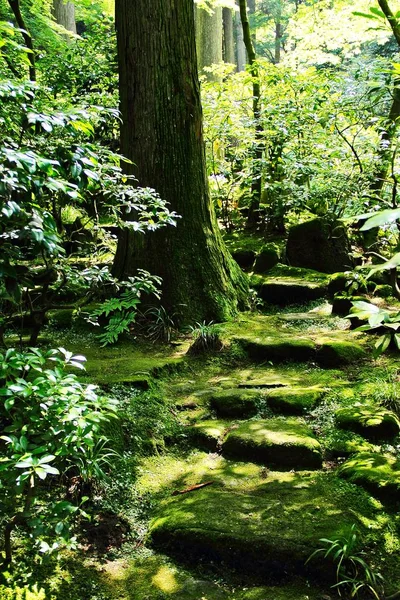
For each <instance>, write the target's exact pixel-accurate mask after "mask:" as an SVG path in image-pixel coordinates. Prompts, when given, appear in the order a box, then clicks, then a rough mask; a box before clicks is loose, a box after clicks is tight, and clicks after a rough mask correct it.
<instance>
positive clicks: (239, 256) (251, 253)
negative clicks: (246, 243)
mask: <svg viewBox="0 0 400 600" xmlns="http://www.w3.org/2000/svg"><path fill="white" fill-rule="evenodd" d="M232 257H233V258H234V260H236V262H237V264H238V265H239V267H241V268H242V269H243V270H244V271H249V270H250V269H251V267H252V266H253V263H254V260H255V258H256V251H255V250H235V251H234V252H232Z"/></svg>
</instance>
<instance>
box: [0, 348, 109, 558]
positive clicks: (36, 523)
mask: <svg viewBox="0 0 400 600" xmlns="http://www.w3.org/2000/svg"><path fill="white" fill-rule="evenodd" d="M84 360H85V358H84V357H83V356H73V355H72V353H70V352H67V351H66V350H64V349H63V348H59V349H58V350H48V351H41V350H39V349H37V348H30V349H29V350H26V351H18V350H16V349H14V348H10V349H8V350H7V351H6V352H5V353H4V354H0V384H1V390H0V396H1V398H2V401H1V404H0V423H1V429H2V432H3V435H1V436H0V445H1V455H2V457H1V459H0V488H1V490H2V495H1V500H0V506H1V512H2V513H3V514H5V515H7V522H6V524H5V528H4V541H5V558H6V562H10V561H11V559H12V547H11V534H12V532H13V530H14V529H15V528H16V527H19V526H22V525H23V526H24V528H26V529H27V530H28V531H29V534H30V536H31V537H32V538H33V539H34V540H36V544H37V545H38V546H39V547H40V549H41V551H47V550H49V549H50V546H49V544H48V542H47V540H48V539H50V538H53V537H56V538H58V539H62V540H64V541H65V542H68V541H69V540H70V539H71V534H70V529H69V522H70V521H71V518H73V517H76V516H77V515H78V514H79V513H80V512H81V509H80V507H79V506H75V505H73V504H71V503H70V502H69V501H67V500H65V498H63V497H62V495H61V498H59V499H55V498H54V496H55V495H56V494H54V493H53V494H52V499H51V501H49V502H43V501H41V499H40V493H41V490H42V488H43V482H45V481H46V480H47V479H48V478H56V481H60V476H64V477H71V476H72V475H73V476H78V477H80V478H82V479H84V480H85V481H89V482H90V481H91V480H92V479H94V478H101V477H103V476H104V472H103V470H102V467H104V463H105V461H107V454H108V452H107V451H106V447H107V446H106V441H105V440H104V438H103V437H102V433H101V427H102V424H103V422H105V421H106V420H108V419H110V418H111V417H112V416H115V407H116V404H115V401H113V400H111V399H109V398H105V397H102V396H99V395H98V394H97V392H96V386H94V385H83V384H81V383H80V382H79V381H78V379H77V377H76V375H75V374H73V373H71V372H69V371H70V369H71V367H75V368H80V369H82V368H83V364H82V363H83V362H84ZM60 493H61V490H60ZM83 501H84V500H82V502H83ZM57 545H58V542H55V544H54V545H53V546H52V547H53V548H56V547H57Z"/></svg>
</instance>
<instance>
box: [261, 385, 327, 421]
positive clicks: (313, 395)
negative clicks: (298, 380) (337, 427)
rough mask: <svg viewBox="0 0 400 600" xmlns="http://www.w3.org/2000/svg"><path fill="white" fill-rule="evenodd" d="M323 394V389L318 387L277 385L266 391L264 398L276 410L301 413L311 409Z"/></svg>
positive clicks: (291, 413) (286, 412)
mask: <svg viewBox="0 0 400 600" xmlns="http://www.w3.org/2000/svg"><path fill="white" fill-rule="evenodd" d="M323 394H324V391H323V390H322V389H321V388H318V387H314V388H312V387H309V388H301V387H278V388H275V389H273V390H269V391H268V394H267V396H266V400H267V402H268V406H270V407H271V408H272V409H273V410H274V411H276V412H280V413H284V414H290V415H301V414H303V413H304V412H305V411H307V410H311V409H313V408H314V406H315V405H316V404H317V402H318V401H319V400H321V398H322V396H323Z"/></svg>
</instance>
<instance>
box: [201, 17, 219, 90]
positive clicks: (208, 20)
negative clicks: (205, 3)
mask: <svg viewBox="0 0 400 600" xmlns="http://www.w3.org/2000/svg"><path fill="white" fill-rule="evenodd" d="M196 46H197V64H198V69H199V72H200V73H201V74H204V75H206V77H207V79H208V80H209V81H215V80H218V77H217V76H216V75H213V74H212V73H208V72H207V71H204V67H211V65H215V64H218V63H220V62H222V8H221V7H215V8H214V10H213V12H212V13H209V12H208V11H207V10H205V9H204V8H200V7H198V6H197V7H196Z"/></svg>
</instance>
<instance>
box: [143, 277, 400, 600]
mask: <svg viewBox="0 0 400 600" xmlns="http://www.w3.org/2000/svg"><path fill="white" fill-rule="evenodd" d="M279 285H281V283H279ZM290 300H291V298H290ZM300 314H301V315H302V317H301V318H302V319H305V320H306V319H307V314H308V315H309V314H310V313H300ZM262 318H263V317H260V318H259V320H260V321H262ZM291 318H296V313H294V314H293V315H291ZM313 318H315V316H314V317H313ZM283 320H285V319H283ZM286 320H287V319H286ZM261 330H262V328H261ZM353 335H354V334H352V333H351V332H345V333H343V332H332V333H329V334H327V333H324V334H322V335H321V334H320V333H319V334H318V336H317V337H316V336H315V335H314V336H312V335H311V336H310V335H303V334H302V335H293V333H290V332H289V331H288V332H287V333H280V334H279V337H278V339H277V336H276V335H269V333H268V331H266V332H265V333H262V331H260V330H257V331H253V332H251V333H250V334H249V332H248V330H247V331H244V332H243V333H239V334H237V335H235V336H233V337H232V340H233V341H234V342H235V343H237V344H239V345H240V346H241V348H242V349H243V350H244V351H245V352H246V354H247V357H248V360H249V361H250V367H249V369H248V373H247V376H246V377H245V378H242V379H240V377H239V378H237V377H236V379H235V378H233V379H232V381H229V380H228V381H227V382H226V381H223V380H221V381H220V382H219V384H218V383H217V384H215V383H214V384H213V385H211V387H210V386H208V387H206V388H205V389H203V390H197V391H196V392H195V393H194V394H191V395H190V402H189V401H188V404H187V406H188V408H190V407H191V408H192V409H193V408H196V407H197V406H198V404H197V402H199V403H200V404H201V405H202V406H203V407H204V408H205V413H204V414H203V415H201V416H200V417H199V418H198V417H195V418H194V421H195V422H194V423H192V424H191V426H190V433H191V441H192V444H193V445H194V446H195V447H198V448H201V449H204V450H206V451H208V452H210V453H211V454H210V455H209V456H210V460H211V462H210V467H209V469H208V470H206V472H204V473H203V476H202V478H201V481H199V482H198V483H199V484H201V483H204V484H206V485H205V486H204V487H202V488H201V487H196V489H195V490H193V491H192V492H190V493H181V494H177V495H175V496H173V497H171V498H168V499H167V500H165V501H164V502H163V503H162V504H161V506H160V507H159V508H158V510H157V512H156V514H155V516H154V519H153V521H152V523H151V527H150V538H151V541H152V544H153V546H154V547H155V548H157V549H159V550H161V551H162V552H165V553H167V554H169V555H171V556H178V557H180V558H182V557H184V560H186V561H188V562H189V564H197V562H198V561H199V560H201V561H203V563H204V564H206V565H214V564H220V565H222V566H223V569H224V572H225V573H226V572H229V570H232V572H235V573H239V575H240V574H246V575H248V574H251V576H252V577H253V578H254V580H255V581H258V582H259V581H261V582H267V583H268V584H269V585H271V584H275V585H278V586H282V585H288V584H289V583H290V581H292V580H293V579H294V578H296V577H299V576H300V577H301V578H304V580H308V579H311V580H314V581H320V582H323V584H324V585H325V586H326V589H328V588H329V584H332V583H334V579H335V578H334V573H333V571H332V565H331V564H330V563H329V561H323V560H322V559H321V558H320V559H319V560H313V561H312V562H311V563H308V564H306V561H307V559H308V557H309V556H310V555H311V553H312V552H313V551H314V550H315V549H316V548H319V547H321V542H320V539H321V538H327V539H335V537H337V536H338V535H340V534H343V533H344V532H345V531H348V530H349V528H350V527H351V526H352V525H353V524H356V526H357V528H358V529H359V530H360V532H362V535H363V536H364V535H365V537H368V529H369V528H372V529H375V530H376V529H377V527H379V526H377V523H378V522H379V519H381V518H382V510H383V507H382V505H380V504H379V502H377V501H376V500H375V498H374V497H373V496H371V495H370V494H369V492H367V491H365V490H364V489H363V487H359V486H358V485H354V484H353V483H349V482H348V481H347V480H349V481H350V482H354V483H356V484H361V486H363V485H364V483H365V481H364V482H363V481H362V479H363V477H364V479H365V473H364V475H363V474H362V473H361V474H360V470H359V469H358V470H357V469H356V466H355V465H354V464H353V463H354V461H355V460H357V456H359V457H360V458H359V459H360V460H362V459H363V455H357V454H356V455H353V456H352V457H350V459H349V460H348V461H347V462H345V463H344V465H342V466H341V467H340V468H339V469H337V468H336V466H337V465H335V464H334V465H332V463H331V462H326V458H327V457H326V452H325V448H324V444H323V440H322V439H319V435H318V432H316V431H314V430H313V416H312V412H313V410H314V409H315V407H316V406H318V405H319V404H320V403H321V402H322V401H323V398H324V394H325V391H326V380H327V379H328V380H329V373H330V371H329V369H332V368H338V367H339V368H343V367H348V366H349V365H352V364H353V363H359V362H360V361H363V360H365V358H366V352H365V349H364V348H363V346H362V345H361V344H360V343H359V342H358V341H356V340H358V338H356V337H352V336H353ZM287 361H292V363H293V368H296V369H297V376H296V377H295V378H294V377H288V371H287V368H286V363H287ZM310 364H311V365H313V367H314V368H318V367H317V366H316V365H319V366H320V367H321V366H322V367H324V368H325V369H328V371H326V373H325V375H324V382H325V385H324V382H322V383H321V384H319V383H316V382H315V380H314V381H313V382H312V383H311V384H310V378H309V377H308V376H307V370H308V369H309V366H310ZM281 365H282V366H281ZM336 378H337V372H336V371H332V381H333V380H335V379H336ZM223 384H224V385H223ZM225 384H227V385H228V387H226V386H225ZM193 398H194V400H193ZM196 418H197V420H196ZM189 422H190V419H189ZM367 458H368V457H366V456H364V459H365V460H366V459H367ZM369 459H370V462H371V456H369ZM365 460H364V471H368V468H367V467H366V466H365ZM387 460H389V459H387ZM351 461H353V463H352V462H351ZM378 462H379V461H378ZM381 462H382V461H381ZM389 462H390V461H389ZM394 462H395V461H392V462H390V465H389V466H390V469H392V471H396V469H398V471H397V472H396V473H397V475H396V476H398V477H399V482H398V483H399V485H398V488H397V489H398V490H400V465H397V464H394ZM213 463H215V464H213ZM385 465H386V463H385ZM386 466H387V465H386ZM379 468H381V471H383V470H384V469H383V467H382V465H381V464H380V466H379V465H377V466H376V469H379ZM388 468H389V467H388ZM355 470H356V471H357V474H355ZM376 479H377V477H375V480H376ZM367 483H370V482H367ZM381 483H382V480H381ZM392 483H393V482H392ZM383 485H384V486H385V484H383ZM364 487H366V488H368V490H369V491H371V486H368V485H365V486H364ZM388 489H389V488H388ZM390 490H391V491H393V485H391V487H390ZM372 492H374V490H372ZM382 534H383V530H382ZM399 577H400V574H399ZM399 585H400V581H399ZM249 597H250V596H249ZM310 597H311V596H310ZM312 597H314V596H312ZM318 597H320V596H318ZM260 598H261V596H260ZM263 600H264V599H263ZM265 600H269V597H268V599H267V598H266V599H265ZM271 600H273V597H272V596H271Z"/></svg>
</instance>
